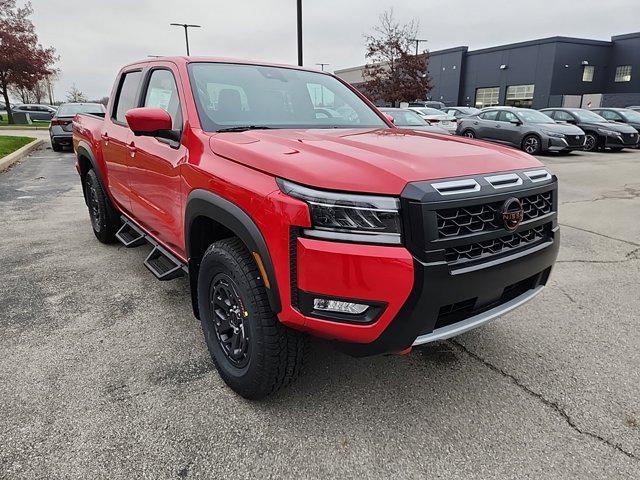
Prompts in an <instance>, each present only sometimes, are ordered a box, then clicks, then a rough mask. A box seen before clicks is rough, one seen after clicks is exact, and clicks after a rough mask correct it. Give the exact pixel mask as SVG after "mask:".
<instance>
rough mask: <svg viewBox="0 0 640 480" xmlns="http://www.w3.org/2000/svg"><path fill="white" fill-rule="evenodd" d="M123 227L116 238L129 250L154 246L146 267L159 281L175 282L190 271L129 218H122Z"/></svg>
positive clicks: (145, 262)
mask: <svg viewBox="0 0 640 480" xmlns="http://www.w3.org/2000/svg"><path fill="white" fill-rule="evenodd" d="M121 218H122V227H120V230H118V232H117V233H116V238H117V239H118V240H119V241H120V243H122V244H123V245H124V246H125V247H127V248H134V247H140V246H141V245H144V244H145V243H149V244H151V245H152V246H153V250H151V253H149V255H148V256H147V258H146V259H145V261H144V266H145V267H147V268H148V269H149V271H150V272H151V273H153V275H154V276H155V277H156V278H157V279H158V280H173V279H174V278H178V277H182V276H183V275H184V274H185V273H186V272H187V271H188V270H187V266H186V265H185V264H184V263H183V262H182V261H181V260H180V259H178V258H176V257H175V256H174V255H173V254H172V253H171V252H169V251H168V250H167V249H166V248H164V247H163V246H162V245H160V244H159V243H158V242H157V241H156V240H155V239H154V238H153V237H151V236H150V235H149V234H147V233H145V232H144V231H142V229H141V228H140V227H138V226H137V225H136V224H135V223H133V222H132V221H131V220H129V219H128V218H127V217H125V216H122V217H121Z"/></svg>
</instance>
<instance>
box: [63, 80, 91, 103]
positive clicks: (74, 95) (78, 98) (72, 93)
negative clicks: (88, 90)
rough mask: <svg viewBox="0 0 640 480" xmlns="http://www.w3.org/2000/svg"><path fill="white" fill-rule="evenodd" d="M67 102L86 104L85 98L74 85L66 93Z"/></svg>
mask: <svg viewBox="0 0 640 480" xmlns="http://www.w3.org/2000/svg"><path fill="white" fill-rule="evenodd" d="M67 102H71V103H83V102H87V96H86V95H85V94H84V93H83V92H82V91H81V90H80V89H79V88H78V87H76V84H75V83H74V84H73V85H71V88H70V89H69V91H68V92H67Z"/></svg>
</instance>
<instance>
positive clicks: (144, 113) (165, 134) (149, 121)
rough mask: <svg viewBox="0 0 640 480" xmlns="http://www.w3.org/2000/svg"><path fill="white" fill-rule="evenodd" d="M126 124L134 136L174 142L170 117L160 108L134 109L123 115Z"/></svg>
mask: <svg viewBox="0 0 640 480" xmlns="http://www.w3.org/2000/svg"><path fill="white" fill-rule="evenodd" d="M124 116H125V118H126V119H127V124H129V128H130V129H131V131H132V132H133V134H134V135H136V136H138V137H140V136H144V137H160V138H166V139H169V140H176V138H175V137H176V135H175V132H174V131H173V130H172V128H173V121H172V120H171V116H170V115H169V114H168V113H167V112H165V111H164V110H162V109H161V108H151V107H142V108H134V109H131V110H129V111H128V112H127V113H125V115H124Z"/></svg>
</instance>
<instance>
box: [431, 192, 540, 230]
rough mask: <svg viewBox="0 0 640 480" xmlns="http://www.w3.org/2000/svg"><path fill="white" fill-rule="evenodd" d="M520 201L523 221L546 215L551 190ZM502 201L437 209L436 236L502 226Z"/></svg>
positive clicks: (496, 228)
mask: <svg viewBox="0 0 640 480" xmlns="http://www.w3.org/2000/svg"><path fill="white" fill-rule="evenodd" d="M520 201H521V202H522V207H523V209H524V221H527V220H532V219H534V218H538V217H540V216H542V215H546V214H548V213H550V212H551V210H552V208H553V197H552V192H544V193H538V194H535V195H529V196H527V197H523V198H521V199H520ZM503 203H504V202H503V201H500V202H493V203H485V204H483V205H472V206H469V207H459V208H448V209H443V210H438V211H437V212H436V216H437V219H438V237H439V238H451V237H457V236H459V235H470V234H474V233H480V232H490V231H492V230H499V229H501V228H503V223H502V218H501V215H500V209H501V208H502V204H503Z"/></svg>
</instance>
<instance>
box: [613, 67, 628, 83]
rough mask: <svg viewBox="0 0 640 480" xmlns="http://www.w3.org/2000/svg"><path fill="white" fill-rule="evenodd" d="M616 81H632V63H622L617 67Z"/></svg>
mask: <svg viewBox="0 0 640 480" xmlns="http://www.w3.org/2000/svg"><path fill="white" fill-rule="evenodd" d="M615 81H616V82H630V81H631V65H620V66H619V67H618V68H616V78H615Z"/></svg>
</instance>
